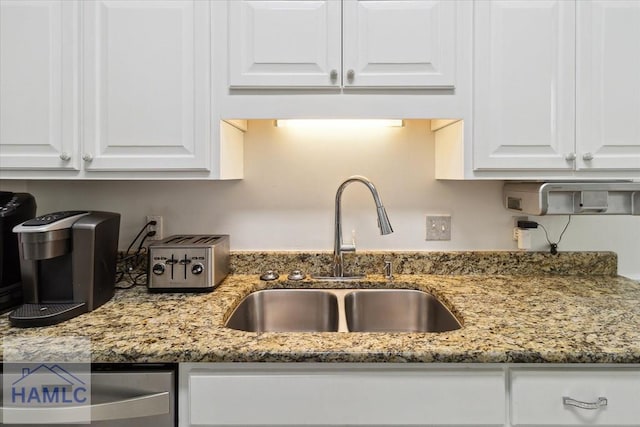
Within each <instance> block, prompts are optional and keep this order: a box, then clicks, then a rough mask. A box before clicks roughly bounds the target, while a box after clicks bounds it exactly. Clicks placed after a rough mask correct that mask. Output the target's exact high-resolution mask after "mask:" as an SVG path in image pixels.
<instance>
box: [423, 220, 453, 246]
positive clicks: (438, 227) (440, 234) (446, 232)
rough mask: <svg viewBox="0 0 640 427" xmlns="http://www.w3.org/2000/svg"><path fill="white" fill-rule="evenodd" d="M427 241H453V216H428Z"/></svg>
mask: <svg viewBox="0 0 640 427" xmlns="http://www.w3.org/2000/svg"><path fill="white" fill-rule="evenodd" d="M427 240H451V215H427Z"/></svg>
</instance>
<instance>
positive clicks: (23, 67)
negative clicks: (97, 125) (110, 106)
mask: <svg viewBox="0 0 640 427" xmlns="http://www.w3.org/2000/svg"><path fill="white" fill-rule="evenodd" d="M77 16H78V4H77V3H76V2H74V1H53V0H52V1H11V0H4V1H2V2H0V152H1V154H2V161H1V165H0V167H1V168H2V169H4V170H7V169H51V170H54V169H58V170H61V169H69V170H77V169H78V166H79V164H80V163H79V161H78V158H77V155H76V152H77V149H78V148H77V147H78V122H77V113H78V111H77V106H78V102H77V100H78V73H77V71H76V70H75V69H74V66H75V65H76V64H77V61H78V55H77V46H78V25H77Z"/></svg>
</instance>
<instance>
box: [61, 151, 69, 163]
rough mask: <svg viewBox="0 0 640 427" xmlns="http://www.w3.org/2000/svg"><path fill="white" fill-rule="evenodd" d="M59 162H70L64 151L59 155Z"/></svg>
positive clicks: (67, 154)
mask: <svg viewBox="0 0 640 427" xmlns="http://www.w3.org/2000/svg"><path fill="white" fill-rule="evenodd" d="M60 160H63V161H65V162H68V161H69V160H71V156H70V155H69V153H67V152H66V151H63V152H62V153H60Z"/></svg>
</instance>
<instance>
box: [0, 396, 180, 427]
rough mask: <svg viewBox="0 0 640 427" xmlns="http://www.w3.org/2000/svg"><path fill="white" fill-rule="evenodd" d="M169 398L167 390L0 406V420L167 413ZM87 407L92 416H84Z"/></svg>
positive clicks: (73, 420) (57, 420) (55, 420)
mask: <svg viewBox="0 0 640 427" xmlns="http://www.w3.org/2000/svg"><path fill="white" fill-rule="evenodd" d="M170 407H171V400H170V395H169V392H168V391H163V392H159V393H152V394H147V395H143V396H135V397H131V398H126V399H121V400H116V401H113V402H105V403H97V404H95V405H90V406H88V407H87V406H68V407H53V408H44V407H40V408H24V407H20V408H13V407H3V408H0V420H5V421H11V420H15V421H18V420H20V422H29V423H52V422H53V423H56V424H59V423H81V422H87V421H91V422H93V421H105V420H122V419H129V418H139V417H148V416H153V415H164V414H168V413H169V410H170ZM87 411H90V414H91V419H90V420H87Z"/></svg>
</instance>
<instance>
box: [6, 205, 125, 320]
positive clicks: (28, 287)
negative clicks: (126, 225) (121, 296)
mask: <svg viewBox="0 0 640 427" xmlns="http://www.w3.org/2000/svg"><path fill="white" fill-rule="evenodd" d="M119 230H120V214H117V213H113V212H99V211H63V212H54V213H50V214H46V215H41V216H38V217H36V218H33V219H30V220H28V221H25V222H23V223H22V224H19V225H17V226H16V227H14V229H13V231H14V232H15V233H17V235H18V243H19V248H20V264H21V265H20V269H21V273H22V290H23V292H24V304H23V305H21V306H20V307H18V308H17V309H15V310H14V311H12V312H11V313H10V314H9V321H10V322H11V324H12V325H13V326H18V327H31V326H47V325H53V324H56V323H59V322H62V321H65V320H67V319H71V318H72V317H75V316H78V315H80V314H82V313H86V312H88V311H91V310H94V309H95V308H97V307H99V306H101V305H102V304H104V303H105V302H107V301H109V300H110V299H111V297H112V296H113V294H114V285H115V276H116V259H117V255H118V233H119Z"/></svg>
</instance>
